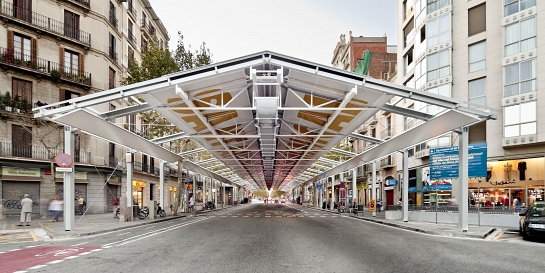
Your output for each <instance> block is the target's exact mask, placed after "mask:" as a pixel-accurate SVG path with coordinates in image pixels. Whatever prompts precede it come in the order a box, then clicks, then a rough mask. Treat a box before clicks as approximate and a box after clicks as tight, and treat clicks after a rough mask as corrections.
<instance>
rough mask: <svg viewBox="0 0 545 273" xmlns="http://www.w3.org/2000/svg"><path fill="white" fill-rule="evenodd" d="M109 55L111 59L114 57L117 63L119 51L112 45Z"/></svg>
mask: <svg viewBox="0 0 545 273" xmlns="http://www.w3.org/2000/svg"><path fill="white" fill-rule="evenodd" d="M108 56H109V57H110V59H112V60H113V61H114V62H115V63H117V52H115V48H113V47H112V46H110V47H108Z"/></svg>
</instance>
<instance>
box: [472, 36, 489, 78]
mask: <svg viewBox="0 0 545 273" xmlns="http://www.w3.org/2000/svg"><path fill="white" fill-rule="evenodd" d="M485 68H486V42H480V43H477V44H474V45H470V46H469V73H471V72H475V71H479V70H483V69H485Z"/></svg>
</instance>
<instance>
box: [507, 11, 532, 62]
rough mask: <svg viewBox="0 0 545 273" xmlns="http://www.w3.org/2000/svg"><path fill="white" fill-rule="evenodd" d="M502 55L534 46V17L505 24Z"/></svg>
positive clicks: (526, 49) (508, 54)
mask: <svg viewBox="0 0 545 273" xmlns="http://www.w3.org/2000/svg"><path fill="white" fill-rule="evenodd" d="M504 35H505V41H504V57H508V56H511V55H514V54H517V53H520V52H525V51H528V50H532V49H534V48H536V17H535V16H534V17H532V18H529V19H525V20H521V21H520V22H516V23H514V24H510V25H507V26H505V29H504Z"/></svg>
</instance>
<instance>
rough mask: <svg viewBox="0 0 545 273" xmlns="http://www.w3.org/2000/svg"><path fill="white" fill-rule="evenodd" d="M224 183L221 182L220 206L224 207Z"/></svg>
mask: <svg viewBox="0 0 545 273" xmlns="http://www.w3.org/2000/svg"><path fill="white" fill-rule="evenodd" d="M225 202H226V199H225V184H224V183H223V182H221V207H222V208H225Z"/></svg>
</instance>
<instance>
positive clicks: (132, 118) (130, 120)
mask: <svg viewBox="0 0 545 273" xmlns="http://www.w3.org/2000/svg"><path fill="white" fill-rule="evenodd" d="M127 124H128V125H129V131H131V132H136V115H135V114H132V115H128V116H127Z"/></svg>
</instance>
